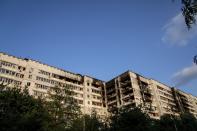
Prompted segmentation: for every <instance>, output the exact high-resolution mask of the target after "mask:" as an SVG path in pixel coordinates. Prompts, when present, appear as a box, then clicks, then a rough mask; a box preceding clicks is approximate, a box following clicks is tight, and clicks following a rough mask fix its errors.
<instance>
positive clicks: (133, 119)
mask: <svg viewBox="0 0 197 131" xmlns="http://www.w3.org/2000/svg"><path fill="white" fill-rule="evenodd" d="M151 122H152V120H151V119H150V117H149V116H148V115H147V114H146V113H143V112H142V111H141V110H140V109H139V108H133V109H131V108H123V109H121V110H120V111H119V112H118V113H117V114H115V115H114V116H112V118H111V125H110V127H111V129H110V130H111V131H130V130H132V131H145V130H146V131H148V130H151V128H152V125H151Z"/></svg>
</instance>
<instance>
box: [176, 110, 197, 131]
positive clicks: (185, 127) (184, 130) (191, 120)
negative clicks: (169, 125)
mask: <svg viewBox="0 0 197 131" xmlns="http://www.w3.org/2000/svg"><path fill="white" fill-rule="evenodd" d="M178 129H179V131H196V129H197V119H196V118H195V117H194V116H193V115H192V114H190V113H183V114H181V115H180V122H179V125H178Z"/></svg>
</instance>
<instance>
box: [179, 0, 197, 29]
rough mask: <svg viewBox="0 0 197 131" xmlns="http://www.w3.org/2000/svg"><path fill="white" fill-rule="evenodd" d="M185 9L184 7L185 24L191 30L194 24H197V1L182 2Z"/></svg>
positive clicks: (183, 0)
mask: <svg viewBox="0 0 197 131" xmlns="http://www.w3.org/2000/svg"><path fill="white" fill-rule="evenodd" d="M181 1H182V4H183V7H182V14H183V16H184V17H185V23H186V25H187V27H188V29H190V28H191V25H192V24H195V23H196V18H195V16H196V14H197V1H196V0H181Z"/></svg>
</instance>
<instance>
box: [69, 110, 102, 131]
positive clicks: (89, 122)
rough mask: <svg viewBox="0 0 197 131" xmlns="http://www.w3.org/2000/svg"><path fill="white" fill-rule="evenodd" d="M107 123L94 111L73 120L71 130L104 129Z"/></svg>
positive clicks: (92, 130)
mask: <svg viewBox="0 0 197 131" xmlns="http://www.w3.org/2000/svg"><path fill="white" fill-rule="evenodd" d="M104 130H105V125H104V123H103V122H101V120H100V119H99V118H98V116H97V114H96V113H95V112H94V113H93V114H92V115H82V116H81V117H80V118H78V119H76V120H75V121H73V124H72V126H71V128H70V130H69V131H104Z"/></svg>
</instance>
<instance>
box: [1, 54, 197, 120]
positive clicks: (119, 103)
mask: <svg viewBox="0 0 197 131" xmlns="http://www.w3.org/2000/svg"><path fill="white" fill-rule="evenodd" d="M0 82H4V83H5V84H8V83H9V86H21V87H24V86H27V87H28V89H29V93H30V95H32V96H34V97H38V96H42V97H45V96H46V95H47V91H48V90H49V89H50V88H52V87H54V86H60V87H61V86H63V85H67V86H69V87H71V88H72V89H73V91H74V93H75V95H74V96H73V97H74V98H75V99H76V100H77V102H78V104H79V106H80V107H81V110H82V112H83V113H84V114H90V113H91V112H92V111H93V110H95V111H96V112H97V113H98V114H99V115H100V116H102V117H105V116H108V115H109V114H110V112H113V111H114V109H116V108H120V107H123V106H131V107H136V106H140V107H142V108H143V109H144V111H147V112H148V114H149V115H150V116H151V117H152V118H159V117H160V116H161V115H163V114H174V115H178V114H180V113H181V112H186V111H188V112H190V113H192V114H194V115H195V116H197V97H195V96H192V95H190V94H187V93H184V92H182V91H180V90H177V89H176V88H171V87H169V86H167V85H165V84H162V83H160V82H158V81H156V80H153V79H148V78H145V77H143V76H141V75H139V74H137V73H134V72H131V71H127V72H125V73H123V74H121V75H119V76H117V77H115V78H114V79H112V80H110V81H108V82H104V81H102V80H98V79H95V78H92V77H90V76H86V75H81V74H75V73H72V72H69V71H65V70H62V69H59V68H56V67H53V66H49V65H46V64H43V63H41V62H38V61H35V60H31V59H27V58H18V57H15V56H11V55H7V54H5V53H0Z"/></svg>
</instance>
